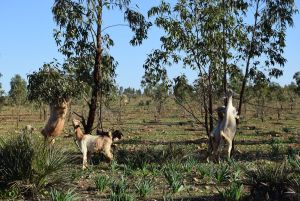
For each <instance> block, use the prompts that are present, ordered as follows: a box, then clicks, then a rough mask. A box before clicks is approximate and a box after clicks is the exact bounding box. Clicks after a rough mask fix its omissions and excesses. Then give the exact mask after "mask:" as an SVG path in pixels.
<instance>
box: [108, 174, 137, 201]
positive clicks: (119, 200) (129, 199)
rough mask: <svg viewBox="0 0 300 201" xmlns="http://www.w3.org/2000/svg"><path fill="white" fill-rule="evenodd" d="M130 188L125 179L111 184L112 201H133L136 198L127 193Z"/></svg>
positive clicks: (110, 197)
mask: <svg viewBox="0 0 300 201" xmlns="http://www.w3.org/2000/svg"><path fill="white" fill-rule="evenodd" d="M127 190H128V186H127V184H126V181H125V180H124V177H122V178H121V180H118V181H116V180H115V181H113V182H112V183H111V194H110V196H109V199H110V201H133V200H134V197H133V196H132V195H131V194H129V193H128V192H127Z"/></svg>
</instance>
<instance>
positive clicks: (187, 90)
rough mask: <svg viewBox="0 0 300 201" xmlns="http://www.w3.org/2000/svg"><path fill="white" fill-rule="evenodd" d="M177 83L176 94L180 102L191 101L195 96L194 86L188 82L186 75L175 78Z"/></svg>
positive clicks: (174, 88) (174, 89)
mask: <svg viewBox="0 0 300 201" xmlns="http://www.w3.org/2000/svg"><path fill="white" fill-rule="evenodd" d="M174 82H175V85H174V87H173V91H174V96H175V97H176V100H177V101H179V102H185V101H190V99H191V98H192V96H193V90H194V89H193V87H192V86H191V85H189V84H188V80H187V78H186V76H185V75H181V76H178V77H177V78H174Z"/></svg>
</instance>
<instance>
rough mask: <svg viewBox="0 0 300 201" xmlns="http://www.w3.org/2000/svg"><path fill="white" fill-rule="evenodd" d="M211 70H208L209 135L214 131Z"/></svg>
mask: <svg viewBox="0 0 300 201" xmlns="http://www.w3.org/2000/svg"><path fill="white" fill-rule="evenodd" d="M211 69H212V67H209V70H208V94H207V95H208V115H209V133H211V132H212V130H213V129H214V118H213V100H212V83H211Z"/></svg>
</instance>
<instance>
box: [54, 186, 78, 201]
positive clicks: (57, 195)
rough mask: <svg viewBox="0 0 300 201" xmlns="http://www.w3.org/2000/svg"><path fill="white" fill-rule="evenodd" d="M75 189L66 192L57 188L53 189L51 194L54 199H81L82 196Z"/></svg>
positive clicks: (61, 200)
mask: <svg viewBox="0 0 300 201" xmlns="http://www.w3.org/2000/svg"><path fill="white" fill-rule="evenodd" d="M74 191H75V189H73V190H71V189H69V190H68V191H67V192H66V193H64V192H61V191H58V190H56V189H51V192H50V195H51V199H52V201H75V200H79V199H80V197H79V196H78V195H77V193H74Z"/></svg>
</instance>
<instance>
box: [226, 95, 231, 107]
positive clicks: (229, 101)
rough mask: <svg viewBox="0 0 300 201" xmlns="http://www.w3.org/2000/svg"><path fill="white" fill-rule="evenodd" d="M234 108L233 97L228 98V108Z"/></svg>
mask: <svg viewBox="0 0 300 201" xmlns="http://www.w3.org/2000/svg"><path fill="white" fill-rule="evenodd" d="M231 106H232V96H229V97H228V101H227V108H228V107H231Z"/></svg>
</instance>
